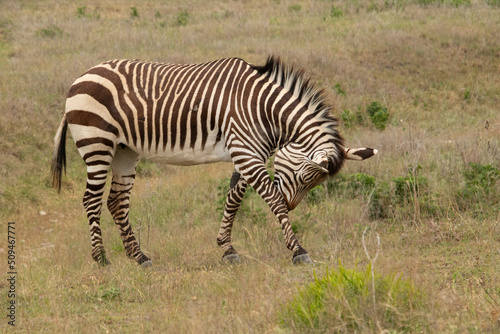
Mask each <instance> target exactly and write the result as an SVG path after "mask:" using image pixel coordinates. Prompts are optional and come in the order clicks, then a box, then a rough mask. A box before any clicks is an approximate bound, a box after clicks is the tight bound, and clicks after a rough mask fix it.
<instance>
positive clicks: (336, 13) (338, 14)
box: [330, 6, 344, 18]
mask: <svg viewBox="0 0 500 334" xmlns="http://www.w3.org/2000/svg"><path fill="white" fill-rule="evenodd" d="M342 16H344V12H342V9H340V8H338V7H335V6H332V10H331V11H330V17H332V18H334V17H342Z"/></svg>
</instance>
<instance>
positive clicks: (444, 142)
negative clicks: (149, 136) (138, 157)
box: [0, 0, 500, 333]
mask: <svg viewBox="0 0 500 334" xmlns="http://www.w3.org/2000/svg"><path fill="white" fill-rule="evenodd" d="M48 8H49V9H50V10H49V9H48ZM499 17H500V6H498V1H491V0H488V1H482V0H476V1H457V0H450V1H448V0H438V1H419V0H394V1H385V0H384V1H382V0H375V1H361V0H360V1H335V2H334V3H332V2H329V1H313V0H309V1H306V0H304V1H272V2H266V3H252V2H245V3H241V2H220V1H188V2H186V3H183V4H182V6H180V5H178V4H177V3H175V2H157V1H144V2H141V3H140V4H139V3H131V2H129V1H124V0H120V1H115V2H102V1H99V2H98V1H87V2H85V4H83V3H71V2H62V3H61V2H56V1H53V0H47V1H24V2H22V3H20V2H15V1H7V2H5V3H4V4H3V6H2V11H0V72H1V73H2V74H1V75H0V110H1V112H0V221H2V222H7V221H15V222H16V231H17V232H18V233H19V234H18V235H17V239H16V240H17V244H16V247H17V250H18V273H19V274H18V284H17V293H18V295H17V305H18V308H17V326H16V328H15V329H16V330H17V331H18V332H20V333H25V332H26V333H27V332H29V333H32V332H76V333H78V332H89V331H95V332H110V333H115V332H120V333H123V332H125V333H127V332H194V331H198V332H200V333H207V332H208V333H214V332H221V331H226V332H230V333H252V332H255V333H264V332H267V333H274V332H276V333H281V332H286V333H288V332H301V331H302V330H304V327H301V326H298V325H297V326H296V325H294V323H293V322H287V320H286V319H285V323H286V325H285V324H284V323H283V322H281V320H283V318H282V317H281V315H282V314H283V312H284V310H285V309H286V305H287V304H288V303H291V302H292V301H293V300H294V298H297V296H300V294H301V291H303V289H307V286H308V285H309V284H310V283H312V282H315V280H318V281H321V280H322V279H327V277H328V275H329V274H328V273H331V272H330V271H327V268H336V267H337V263H338V262H339V260H340V261H341V263H342V266H343V268H344V269H345V270H346V271H355V268H365V267H366V266H367V265H368V261H367V260H366V257H365V254H364V250H363V244H362V241H361V240H362V235H363V231H364V230H365V228H366V227H371V229H372V230H373V231H376V232H377V233H378V234H379V235H380V237H381V244H382V245H381V250H380V255H379V257H378V259H377V262H376V263H375V270H376V273H378V274H379V275H380V277H390V275H398V277H401V280H402V281H404V282H408V284H411V285H412V286H414V287H415V288H416V289H418V291H421V292H422V295H423V296H424V303H423V304H422V312H423V313H424V316H423V321H424V322H425V324H426V327H420V329H419V328H416V329H415V328H414V330H413V331H421V332H429V333H431V332H432V333H434V332H440V333H456V332H460V333H462V332H471V333H479V332H492V333H493V332H495V331H498V328H499V327H498V326H499V325H498V314H499V310H500V306H499V303H500V290H499V289H498V286H499V281H500V274H499V273H500V265H499V262H498V244H499V241H500V240H499V237H498V236H499V235H500V231H499V229H500V226H499V221H500V210H499V209H498V194H499V187H500V181H498V177H497V175H498V174H497V171H498V169H499V168H500V166H499V161H500V145H499V138H500V115H499V112H498V104H499V96H500V77H499V76H498V64H499V57H500V40H499V39H498V31H499V30H500V20H499ZM271 53H274V54H277V55H279V56H281V57H282V58H283V60H284V61H286V62H290V63H294V64H297V65H299V66H301V67H303V68H304V69H305V71H306V73H308V74H309V75H310V76H311V77H312V78H313V81H314V82H316V83H317V84H318V85H319V86H320V87H322V88H324V89H325V93H326V94H327V96H329V98H330V100H329V102H330V103H331V104H332V106H333V107H334V109H333V112H334V114H336V116H338V117H339V118H341V120H342V121H341V125H340V130H341V132H342V134H343V135H344V137H345V139H346V144H347V145H348V146H350V147H362V146H372V147H375V148H377V149H378V150H379V152H380V153H379V154H378V155H377V156H376V157H375V158H372V159H370V160H368V161H365V162H363V163H358V162H349V163H347V164H346V166H345V168H344V169H343V171H342V174H341V175H339V177H338V179H337V181H338V182H337V181H335V180H334V181H332V182H334V184H335V182H337V186H336V187H333V188H332V185H331V184H326V185H324V186H323V188H321V187H320V188H317V189H314V191H313V192H312V193H311V194H310V195H309V196H308V197H307V200H305V201H304V203H302V204H301V205H300V206H299V207H298V208H297V209H296V210H295V211H293V212H292V213H291V220H292V224H293V228H294V230H295V231H296V232H297V235H298V237H299V240H300V241H301V243H302V244H303V246H304V247H305V248H306V249H307V250H308V251H309V252H310V254H311V257H312V258H313V259H314V260H315V261H316V263H315V265H314V266H313V267H294V266H292V265H291V261H290V260H291V259H290V258H291V254H290V253H289V252H288V251H287V250H286V247H285V246H284V241H283V237H282V235H281V231H280V228H279V226H278V224H277V222H276V219H275V218H274V217H273V216H272V214H271V213H270V212H269V209H268V208H267V207H266V205H265V203H264V202H263V201H262V200H260V199H259V198H258V197H257V196H256V194H255V193H252V192H251V191H250V192H249V194H248V195H247V198H246V199H245V203H244V210H242V212H241V213H240V214H238V216H237V221H236V223H235V227H234V237H233V240H234V245H235V247H236V248H237V249H238V251H239V252H240V254H241V256H242V258H243V260H244V263H243V264H242V265H239V266H226V265H223V264H222V263H221V262H220V257H221V256H222V254H221V250H220V249H219V248H218V247H217V245H216V241H215V238H216V235H217V231H218V227H219V222H220V212H218V211H217V207H218V206H219V205H220V201H221V197H222V194H218V193H220V192H221V189H223V187H224V184H223V183H224V181H221V180H224V179H226V178H230V177H231V173H232V166H231V165H230V164H214V165H208V166H195V167H185V168H181V167H172V166H165V165H156V164H152V163H148V162H141V164H140V170H139V173H138V174H139V176H138V177H137V180H136V186H135V188H134V191H133V193H132V198H131V213H130V216H131V220H132V224H133V227H134V230H135V231H136V234H137V236H138V237H139V238H140V241H141V245H142V248H143V250H144V251H145V253H146V254H147V255H149V256H150V257H151V258H152V260H153V263H154V267H153V268H151V270H142V268H140V267H139V266H137V265H136V264H135V263H133V262H132V261H130V260H128V259H127V258H126V256H125V254H124V253H123V246H122V244H121V240H120V238H119V235H118V231H117V229H116V227H115V226H114V224H113V223H112V221H111V217H110V215H109V212H107V210H104V212H103V218H102V227H103V235H104V242H105V248H106V250H107V252H108V254H109V259H110V261H111V262H112V266H109V267H107V268H104V269H102V268H99V267H98V266H96V265H95V264H94V263H93V262H92V259H91V257H90V243H89V236H88V226H87V222H86V218H85V213H84V210H83V206H82V204H81V201H82V195H83V192H84V186H85V171H84V164H83V162H82V160H81V158H80V157H79V156H78V154H77V152H76V149H75V147H74V144H73V141H72V140H71V139H69V140H68V142H67V151H68V170H67V175H66V176H65V177H64V182H63V190H62V193H61V195H58V194H57V192H56V191H55V190H53V189H52V188H51V187H50V184H51V182H50V179H49V163H50V158H51V152H52V140H53V136H54V134H55V131H56V128H57V126H58V124H59V121H60V118H61V116H62V113H63V109H64V99H65V96H66V93H67V90H68V88H69V86H70V85H71V83H72V82H73V81H74V80H75V79H76V78H77V77H78V76H79V75H80V74H81V73H83V72H84V71H85V70H87V69H88V68H89V67H91V66H93V65H95V64H98V63H100V62H102V61H105V60H108V59H113V58H140V59H146V60H155V61H166V62H181V63H191V62H202V61H207V60H212V59H216V58H220V57H226V56H238V57H241V58H244V59H246V60H248V61H250V62H252V63H257V64H262V63H263V62H264V61H265V58H266V57H267V55H268V54H271ZM374 101H377V102H378V104H379V105H378V106H379V107H380V108H378V109H377V110H378V111H379V112H380V111H381V110H387V112H388V113H389V117H388V118H387V119H386V120H384V118H385V116H384V117H382V123H381V124H384V125H385V129H378V128H377V126H376V125H375V124H373V123H372V120H371V119H370V116H369V114H368V113H367V106H369V105H370V104H371V103H372V102H374ZM382 116H383V115H382ZM409 166H413V169H412V168H409ZM415 166H420V168H416V167H415ZM226 181H227V180H226ZM227 183H228V182H227ZM226 186H227V185H226ZM398 189H399V190H398ZM397 191H399V193H398V192H397ZM398 194H399V195H398ZM1 226H2V232H1V233H2V236H3V237H2V238H3V240H7V238H6V231H7V230H6V227H5V224H3V223H2V225H1ZM369 242H370V241H369ZM372 242H373V241H372ZM367 246H368V247H369V248H370V246H374V245H373V244H372V245H370V244H369V245H367ZM6 252H7V248H6V243H5V242H0V255H1V256H0V257H2V256H3V259H4V260H1V261H0V263H6V256H7V255H6V254H7V253H6ZM1 268H2V269H1V270H2V272H4V273H6V272H7V270H6V267H5V264H4V265H2V267H1ZM315 274H316V278H315ZM5 284H6V282H5V280H3V283H0V287H1V288H2V291H4V289H3V288H4V287H5V286H6V285H5ZM2 300H3V301H5V302H6V299H5V298H4V299H2ZM339 305H340V304H335V302H332V305H331V309H334V308H335V306H339ZM395 311H397V312H398V313H397V314H399V315H401V316H402V317H403V318H405V317H406V318H408V317H409V316H410V315H411V311H408V309H406V308H405V307H403V306H397V307H396V308H395ZM327 315H328V314H327ZM291 319H292V317H291V316H290V317H289V318H288V320H291ZM325 324H328V322H326V323H323V322H321V321H320V323H319V326H323V325H325ZM7 328H8V325H7V323H6V321H3V322H1V323H0V331H1V332H4V331H7V330H8V329H7ZM321 328H324V327H321ZM360 328H361V327H360ZM363 328H365V329H367V330H368V331H372V330H373V331H378V330H379V329H380V328H375V327H370V326H367V327H363ZM393 328H395V327H393V326H392V325H390V324H385V325H383V326H382V328H381V329H387V330H390V329H393ZM9 330H12V328H9ZM305 331H312V330H310V329H305Z"/></svg>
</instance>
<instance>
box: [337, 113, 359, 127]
mask: <svg viewBox="0 0 500 334" xmlns="http://www.w3.org/2000/svg"><path fill="white" fill-rule="evenodd" d="M340 118H341V119H342V122H344V126H345V127H346V128H350V127H352V126H353V125H354V121H355V120H356V116H355V115H353V113H352V112H350V111H349V110H344V111H342V114H341V115H340Z"/></svg>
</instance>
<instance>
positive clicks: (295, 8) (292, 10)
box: [288, 4, 302, 12]
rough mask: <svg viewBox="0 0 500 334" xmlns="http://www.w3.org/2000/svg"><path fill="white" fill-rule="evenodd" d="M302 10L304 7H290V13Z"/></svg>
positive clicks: (297, 5)
mask: <svg viewBox="0 0 500 334" xmlns="http://www.w3.org/2000/svg"><path fill="white" fill-rule="evenodd" d="M301 9H302V6H301V5H299V4H293V5H290V6H288V11H290V12H300V10H301Z"/></svg>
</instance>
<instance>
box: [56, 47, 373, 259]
mask: <svg viewBox="0 0 500 334" xmlns="http://www.w3.org/2000/svg"><path fill="white" fill-rule="evenodd" d="M330 109H331V108H330V107H329V106H328V105H327V104H326V103H325V94H324V93H323V91H322V90H320V89H318V88H317V87H316V86H315V85H313V84H311V83H310V81H309V80H308V79H306V78H305V75H304V72H303V70H301V69H297V68H296V67H293V66H286V65H285V64H284V63H283V62H282V61H281V60H280V59H279V58H278V57H274V56H270V57H268V59H267V62H266V63H265V65H263V66H262V65H261V66H257V65H252V64H250V63H247V62H245V61H244V60H242V59H240V58H223V59H218V60H214V61H211V62H206V63H201V64H167V63H157V62H146V61H139V60H124V59H121V60H111V61H107V62H104V63H101V64H99V65H97V66H94V67H92V68H90V69H89V70H88V71H86V72H85V73H84V74H82V75H81V76H80V77H79V78H78V79H76V80H75V82H74V83H73V84H72V86H71V87H70V89H69V92H68V94H67V98H66V106H65V113H64V116H63V118H62V120H61V122H60V125H59V128H58V130H57V133H56V135H55V138H54V152H53V157H52V165H51V173H52V179H53V186H54V187H55V188H57V189H58V191H59V192H60V191H61V185H62V181H61V179H62V171H63V170H64V171H65V170H66V152H65V142H66V133H67V129H68V128H69V129H70V131H71V134H72V137H73V139H74V141H75V144H76V147H77V149H78V152H79V154H80V155H81V157H82V158H83V160H84V162H85V164H86V167H87V183H86V190H85V193H84V196H83V205H84V208H85V211H86V214H87V218H88V223H89V229H90V236H91V246H92V253H91V254H92V258H93V259H94V260H95V261H96V262H97V263H99V264H101V265H107V264H109V263H110V262H109V260H108V259H107V257H106V253H105V250H104V246H103V242H102V235H101V229H100V216H101V209H102V204H103V201H102V198H103V195H104V186H105V183H106V179H107V174H108V171H109V169H111V171H112V180H111V189H110V191H109V195H108V198H107V201H106V203H107V207H108V209H109V211H110V213H111V215H112V217H113V220H114V222H115V224H116V225H117V227H118V229H119V232H120V236H121V239H122V241H123V244H124V248H125V252H126V255H127V256H128V257H129V258H131V259H133V260H135V261H136V262H137V263H138V264H140V265H142V266H144V267H149V266H151V265H152V261H151V260H150V259H149V258H148V257H147V256H146V255H144V253H143V252H142V251H141V248H140V246H139V243H138V242H137V239H136V238H135V236H134V233H133V231H132V228H131V225H130V222H129V203H130V193H131V190H132V187H133V185H134V181H135V176H136V166H137V164H138V162H139V160H140V159H141V158H146V159H149V160H151V161H157V162H164V163H167V164H172V165H196V164H205V163H212V162H220V161H225V162H232V163H233V165H234V173H233V175H232V178H231V182H230V190H229V191H228V194H227V199H226V203H225V209H224V214H223V218H222V222H221V227H220V230H219V233H218V236H217V243H218V245H219V246H220V247H221V248H222V250H223V252H224V254H223V257H222V259H223V260H224V261H227V262H239V261H240V258H239V256H238V253H237V252H236V250H235V248H234V247H233V246H232V243H231V229H232V225H233V221H234V217H235V215H236V212H237V211H238V208H239V206H240V203H241V200H242V198H243V195H244V193H245V189H246V188H247V186H248V185H250V186H252V187H253V188H254V189H255V190H256V192H257V193H258V194H259V195H260V196H261V197H262V198H263V199H264V200H265V201H266V202H267V204H268V205H269V207H270V210H271V211H272V212H273V213H274V215H275V216H276V218H277V219H278V221H279V224H280V226H281V229H282V232H283V235H284V237H285V242H286V246H287V248H288V249H289V250H291V251H292V252H293V257H292V259H293V263H301V262H306V263H310V262H311V259H310V257H309V255H308V253H307V251H306V250H305V249H304V248H303V247H302V246H301V245H300V244H299V241H298V240H297V238H296V236H295V235H294V232H293V231H292V228H291V225H290V220H289V217H288V212H289V211H290V210H293V209H294V208H295V206H296V205H297V204H298V202H300V199H301V198H302V197H303V196H304V195H305V193H306V192H307V191H308V190H310V189H311V188H313V187H314V186H316V185H317V184H319V183H320V182H322V181H324V180H325V178H327V177H330V176H333V175H335V174H336V173H337V172H338V171H339V169H340V168H341V167H342V164H343V162H344V160H346V159H353V160H364V159H366V158H369V157H371V156H373V155H374V154H376V153H377V151H376V150H374V149H371V148H360V149H347V148H345V147H344V146H343V145H344V144H343V143H344V141H343V138H342V136H341V135H340V134H339V132H338V130H337V126H338V121H337V119H336V118H335V117H333V116H332V115H330V113H329V110H330ZM273 154H276V157H275V165H276V175H275V180H274V182H273V181H272V180H271V178H270V176H269V174H268V172H267V170H266V166H265V163H266V162H267V160H268V159H269V158H270V157H271V156H272V155H273Z"/></svg>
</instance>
